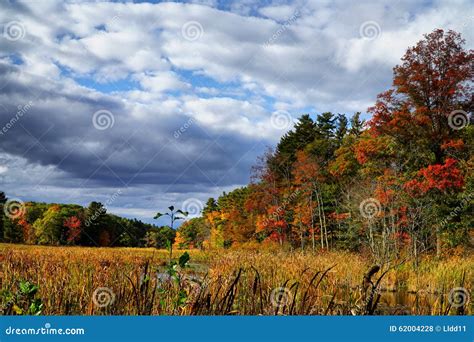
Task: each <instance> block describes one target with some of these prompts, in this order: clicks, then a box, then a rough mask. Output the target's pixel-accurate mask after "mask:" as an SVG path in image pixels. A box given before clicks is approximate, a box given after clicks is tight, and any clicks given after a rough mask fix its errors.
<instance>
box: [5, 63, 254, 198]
mask: <svg viewBox="0 0 474 342" xmlns="http://www.w3.org/2000/svg"><path fill="white" fill-rule="evenodd" d="M2 66H3V65H2ZM11 69H12V67H10V68H8V67H6V66H3V67H2V68H0V80H2V81H5V78H6V77H7V76H8V75H10V76H11V75H12V74H15V73H14V72H12V70H11ZM21 77H31V78H30V79H29V82H30V83H28V84H26V83H25V81H23V83H22V82H20V81H19V80H18V79H14V78H12V79H10V80H9V81H8V82H4V84H6V85H5V86H4V88H3V90H2V95H1V98H2V104H3V107H1V110H2V112H1V114H0V122H1V123H2V124H4V125H5V124H6V123H8V122H10V121H11V119H12V118H14V117H15V113H16V112H17V111H18V106H25V104H26V105H27V104H28V103H31V104H32V105H31V107H30V108H29V109H28V110H26V112H25V114H23V115H22V117H21V118H20V119H19V120H18V121H16V122H15V123H14V124H13V125H12V126H11V127H10V128H9V129H8V131H7V132H5V133H4V134H3V135H2V136H1V150H2V151H3V152H6V153H9V154H12V155H16V156H21V157H24V158H26V159H27V160H28V161H29V162H30V163H39V164H41V165H45V166H48V165H53V166H55V167H57V168H58V169H60V170H62V171H65V172H67V173H68V174H70V175H71V176H72V177H74V178H77V179H79V180H80V181H81V182H82V183H81V184H82V185H83V186H102V185H107V186H130V185H136V184H162V185H169V188H170V190H172V189H173V186H174V185H177V184H204V185H208V186H215V185H218V186H226V185H230V184H236V183H244V182H245V181H247V174H248V170H249V168H250V163H251V162H253V161H254V160H255V155H256V153H258V152H259V150H257V151H255V150H253V149H252V148H253V147H254V146H255V144H256V141H252V140H251V139H245V140H244V139H242V138H241V137H239V136H236V135H231V134H229V133H226V132H219V131H217V132H215V131H212V130H210V129H208V128H205V127H201V126H199V124H198V123H195V122H194V123H191V124H190V125H189V127H188V128H187V129H185V130H184V131H183V132H181V133H180V135H179V136H177V135H176V134H175V132H176V131H177V130H179V128H180V127H181V126H182V125H183V122H186V120H189V118H187V117H186V116H183V115H180V113H174V114H173V113H171V115H170V116H169V117H168V118H167V120H161V119H159V118H158V117H157V118H153V117H152V118H150V117H148V118H144V119H142V120H140V119H136V118H133V117H132V116H131V115H130V113H128V112H127V108H126V106H124V105H123V104H122V103H121V102H119V101H118V100H116V99H113V98H110V97H106V96H102V95H97V94H91V93H89V92H87V91H86V90H82V93H80V94H79V93H74V92H72V90H71V89H66V87H65V88H63V89H61V88H60V87H57V85H51V84H49V83H50V82H51V81H49V80H45V79H41V78H35V77H32V76H31V75H25V74H23V75H22V76H21ZM51 89H54V91H51ZM75 90H76V91H79V90H80V89H78V88H76V89H75ZM101 109H105V110H107V111H109V112H110V113H112V115H113V121H114V123H113V125H112V126H111V127H109V128H107V129H104V130H99V129H97V128H95V127H94V123H93V114H94V113H95V112H96V111H98V110H101ZM249 154H250V156H249ZM239 160H240V162H239V163H236V161H239ZM41 181H42V180H40V182H41ZM45 181H46V180H45Z"/></svg>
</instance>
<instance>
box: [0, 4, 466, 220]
mask: <svg viewBox="0 0 474 342" xmlns="http://www.w3.org/2000/svg"><path fill="white" fill-rule="evenodd" d="M0 24H1V25H2V29H3V32H2V36H1V37H0V43H1V49H0V89H1V90H2V92H1V93H0V125H1V126H2V133H3V134H1V135H0V139H1V146H0V180H1V182H2V187H1V190H3V191H5V192H6V193H7V195H8V196H9V197H15V198H19V199H21V200H23V201H28V200H36V201H45V202H68V203H78V204H81V205H87V204H88V203H89V202H91V201H101V202H103V203H106V202H107V201H109V202H110V203H109V204H108V210H109V211H110V212H113V213H116V214H119V215H123V216H128V217H138V218H140V219H142V220H145V221H148V222H151V221H152V217H153V215H154V213H155V212H156V211H159V210H163V209H164V208H166V207H168V206H169V205H170V204H174V205H175V206H176V207H182V208H183V209H185V210H186V209H192V210H191V211H193V212H194V213H195V214H199V211H200V208H202V205H203V203H204V202H205V201H206V199H207V198H208V197H210V196H214V197H217V196H218V195H219V194H220V193H222V192H223V191H229V190H232V189H234V188H236V187H239V186H242V185H244V184H246V183H247V182H248V180H249V176H250V168H251V166H252V164H254V163H255V161H256V158H257V156H258V155H261V154H262V153H263V151H265V149H266V148H267V147H269V146H274V145H275V144H276V143H277V141H278V140H279V138H280V137H281V136H282V135H283V134H284V133H285V132H286V131H288V130H289V129H290V128H291V127H292V125H293V124H294V122H295V120H296V119H297V118H298V117H299V116H300V115H301V114H303V113H310V114H312V115H315V114H316V113H321V112H325V111H332V112H334V113H345V114H346V115H348V116H351V115H352V114H353V113H355V112H357V111H360V112H362V113H364V117H365V118H368V117H367V115H366V114H365V113H366V110H367V108H368V107H369V106H371V105H372V104H373V103H374V101H375V98H376V95H377V94H378V93H380V92H382V91H384V90H386V89H387V88H389V87H390V86H391V76H392V68H393V67H394V66H395V65H396V64H397V63H399V62H400V57H401V56H402V55H403V53H404V52H405V50H406V48H407V47H408V46H411V45H413V44H415V43H416V41H418V40H419V39H421V38H422V36H423V34H425V33H429V32H431V31H432V30H433V29H435V28H444V29H454V30H456V31H458V32H461V33H462V34H463V37H464V38H465V39H466V46H467V47H468V48H472V46H473V41H474V38H473V32H474V30H473V8H472V4H470V2H469V1H429V2H425V1H420V2H416V1H397V2H393V1H377V2H374V1H360V2H353V1H335V2H331V1H310V0H308V1H264V2H262V1H252V0H243V1H212V0H209V1H194V2H192V3H191V2H180V3H177V2H159V3H155V2H145V1H143V2H140V3H138V2H135V3H132V2H126V3H122V2H84V3H82V2H59V1H58V2H56V1H45V2H36V1H31V2H30V1H24V2H17V1H15V2H5V3H4V4H2V11H1V13H0ZM19 112H20V113H21V115H19V114H18V113H19ZM12 120H13V121H12ZM118 191H120V195H119V196H114V194H117V193H118ZM111 198H112V199H113V200H112V201H111V200H110V199H111Z"/></svg>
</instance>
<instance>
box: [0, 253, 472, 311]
mask: <svg viewBox="0 0 474 342" xmlns="http://www.w3.org/2000/svg"><path fill="white" fill-rule="evenodd" d="M188 257H189V260H188ZM373 265H374V264H373V261H372V260H370V258H364V257H362V256H361V255H360V254H353V253H343V252H337V253H336V252H323V253H320V254H316V255H314V254H312V253H309V252H304V253H302V252H294V251H293V252H290V251H282V250H280V249H274V250H271V249H268V250H256V249H253V248H247V249H239V250H220V251H207V252H205V251H199V250H189V251H178V253H175V255H174V256H173V259H172V260H170V259H169V253H168V251H167V250H154V249H139V248H84V247H68V248H61V247H41V246H26V245H8V244H2V245H0V289H1V290H0V310H1V311H0V312H1V313H2V314H39V313H41V314H46V315H104V314H106V315H109V314H116V315H142V314H145V315H229V314H235V315H244V314H247V315H258V314H263V315H275V314H278V315H281V314H284V315H296V314H299V315H322V314H326V315H364V314H420V315H421V314H426V315H434V314H441V315H444V314H473V307H472V304H471V303H468V302H467V303H464V305H462V306H458V305H456V304H455V303H454V305H453V302H452V300H450V299H449V298H448V297H449V295H450V294H449V293H450V291H451V289H453V288H457V287H464V288H466V290H467V291H470V290H471V289H470V286H472V283H473V277H474V273H473V269H474V258H473V257H472V255H470V256H465V257H463V258H460V257H457V256H452V257H449V258H445V259H443V260H435V259H434V258H433V257H432V256H428V255H427V256H424V257H423V258H421V259H420V260H419V261H418V266H416V265H415V263H414V262H413V261H411V260H406V261H405V262H403V260H400V261H398V262H396V263H391V264H387V265H381V270H379V271H378V272H375V273H374V274H369V273H370V272H369V270H370V269H371V268H372V266H373ZM373 271H374V270H373V269H372V272H373ZM385 271H388V272H387V273H386V274H385V276H383V277H382V278H380V276H381V275H382V274H383V272H385ZM379 278H380V282H379V283H378V284H377V280H378V279H379ZM373 285H374V286H373ZM392 291H394V292H392ZM394 294H396V295H397V296H398V295H400V294H402V295H403V296H405V297H406V300H404V302H400V301H399V300H394V298H395V296H394Z"/></svg>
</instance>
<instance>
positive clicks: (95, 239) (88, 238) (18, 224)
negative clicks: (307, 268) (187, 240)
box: [0, 192, 176, 248]
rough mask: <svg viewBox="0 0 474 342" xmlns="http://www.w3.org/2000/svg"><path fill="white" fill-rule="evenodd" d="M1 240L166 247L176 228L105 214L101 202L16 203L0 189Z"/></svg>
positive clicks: (49, 243) (52, 243)
mask: <svg viewBox="0 0 474 342" xmlns="http://www.w3.org/2000/svg"><path fill="white" fill-rule="evenodd" d="M0 206H1V207H2V208H0V209H2V210H0V241H2V242H8V243H27V244H38V245H75V246H107V247H108V246H127V247H156V248H166V246H167V244H169V242H170V241H171V242H172V241H174V238H175V235H176V231H175V230H174V229H171V228H170V227H168V226H161V227H158V226H156V225H152V224H148V223H144V222H142V221H139V220H137V219H133V220H131V219H127V218H123V217H119V216H116V215H113V214H109V213H107V209H106V207H105V206H104V205H103V204H102V203H100V202H91V203H90V205H89V206H88V207H87V208H84V207H82V206H80V205H75V204H47V203H37V202H26V203H19V202H16V200H12V202H10V201H8V199H7V198H6V196H5V193H3V192H0Z"/></svg>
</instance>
